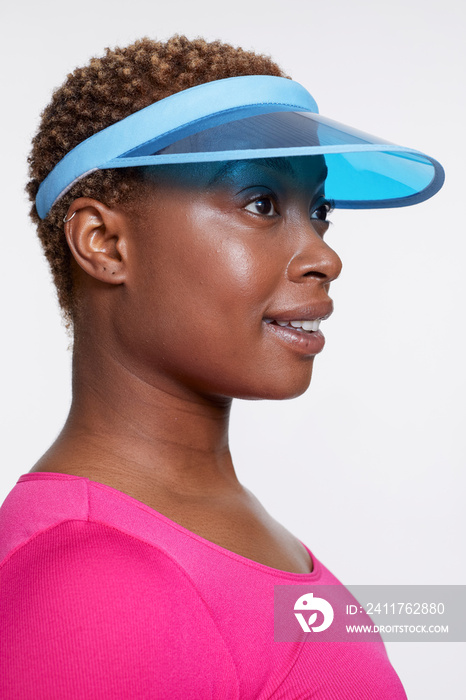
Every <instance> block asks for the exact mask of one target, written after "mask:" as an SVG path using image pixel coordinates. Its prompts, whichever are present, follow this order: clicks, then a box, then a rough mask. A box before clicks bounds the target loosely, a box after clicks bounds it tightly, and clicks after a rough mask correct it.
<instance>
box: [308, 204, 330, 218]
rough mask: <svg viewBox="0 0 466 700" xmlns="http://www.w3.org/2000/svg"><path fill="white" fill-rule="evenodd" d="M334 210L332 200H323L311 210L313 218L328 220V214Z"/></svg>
mask: <svg viewBox="0 0 466 700" xmlns="http://www.w3.org/2000/svg"><path fill="white" fill-rule="evenodd" d="M331 211H333V206H332V203H331V202H327V201H325V202H321V203H320V204H318V206H317V207H315V208H314V209H313V210H312V212H311V219H318V220H319V221H327V216H328V215H329V214H330V212H331Z"/></svg>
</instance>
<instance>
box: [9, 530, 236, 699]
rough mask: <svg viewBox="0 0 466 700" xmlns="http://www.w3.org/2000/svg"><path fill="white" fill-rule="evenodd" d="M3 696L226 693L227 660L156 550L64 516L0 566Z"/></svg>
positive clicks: (230, 669)
mask: <svg viewBox="0 0 466 700" xmlns="http://www.w3.org/2000/svg"><path fill="white" fill-rule="evenodd" d="M0 635H1V636H0V697H1V698H3V699H5V700H55V699H57V700H64V699H67V698H70V699H71V698H72V700H81V699H82V700H84V698H85V699H86V700H110V699H111V700H123V699H124V700H129V699H130V698H131V699H132V700H133V699H137V700H139V699H143V698H144V699H145V698H147V699H149V698H150V699H151V700H158V699H159V698H160V700H162V699H163V700H166V699H167V698H170V700H178V699H179V700H181V699H183V700H191V699H192V700H194V699H196V700H200V699H202V700H209V698H212V699H214V698H215V700H222V699H225V700H227V699H228V700H230V698H231V699H233V698H238V680H237V675H236V670H235V666H234V663H233V661H232V658H231V655H230V653H229V650H228V648H227V646H226V644H225V642H224V640H223V638H222V635H221V632H220V631H219V629H218V627H217V625H216V624H215V622H214V621H213V619H212V617H211V615H210V612H209V610H208V608H207V606H206V604H205V603H204V601H203V600H202V598H201V596H200V595H199V593H198V591H197V589H196V587H195V586H194V585H193V583H192V582H191V580H190V579H189V577H188V576H187V575H186V573H185V572H184V571H183V569H182V568H181V567H180V566H179V565H178V564H177V563H176V562H175V561H173V560H172V559H171V558H170V557H169V556H168V555H167V554H165V553H164V552H163V551H161V550H160V549H158V548H157V547H155V546H153V545H152V544H149V543H146V542H144V541H142V540H139V539H137V538H135V537H133V536H132V535H129V534H126V533H124V532H122V531H120V530H118V529H114V528H112V527H110V526H108V525H105V524H102V523H96V522H88V521H81V520H73V521H65V522H62V523H60V524H59V525H56V526H54V527H52V528H50V529H49V530H46V531H45V532H42V533H41V534H39V535H36V536H35V537H33V538H32V539H31V540H29V541H28V542H27V543H26V544H24V545H22V546H21V547H20V548H19V549H17V550H16V551H15V552H14V553H12V554H11V555H10V556H9V558H8V559H7V560H6V561H5V563H4V564H3V566H2V568H1V569H0Z"/></svg>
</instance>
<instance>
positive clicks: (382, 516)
mask: <svg viewBox="0 0 466 700" xmlns="http://www.w3.org/2000/svg"><path fill="white" fill-rule="evenodd" d="M0 26H1V29H0V31H1V48H0V50H1V61H0V70H1V79H2V81H1V85H2V109H1V114H0V119H1V127H2V131H1V133H2V149H1V152H2V153H1V154H2V165H3V167H2V168H1V188H0V192H1V225H2V237H1V275H0V284H1V301H2V305H1V307H2V317H1V320H2V322H1V331H2V341H1V345H0V353H1V357H0V367H1V372H2V377H1V387H2V391H1V427H2V436H1V440H2V443H1V444H2V467H1V472H0V502H1V501H2V500H3V498H4V497H5V496H6V494H7V493H8V491H9V490H10V489H11V488H12V487H13V486H14V484H15V483H16V480H17V479H18V477H19V476H20V475H21V474H23V473H25V472H27V471H29V469H30V468H31V467H32V465H33V464H34V462H35V461H36V460H37V459H38V458H39V456H40V455H41V454H42V452H43V451H44V450H45V449H46V448H47V447H48V446H49V445H50V443H51V442H52V441H53V440H54V438H55V437H56V435H57V434H58V432H59V431H60V429H61V426H62V424H63V422H64V420H65V417H66V414H67V409H68V406H69V403H70V359H71V357H70V352H69V349H68V347H69V344H70V340H69V338H68V337H67V335H66V332H65V330H64V327H63V325H62V323H61V320H60V315H59V312H58V306H57V303H56V300H55V295H54V289H53V286H52V283H51V280H50V276H49V272H48V269H47V266H46V263H45V260H43V259H42V254H41V251H40V247H39V244H38V242H37V240H36V237H35V232H34V229H33V227H32V225H31V224H30V222H29V220H28V215H27V214H28V209H29V204H28V202H27V200H26V197H25V194H24V191H23V188H24V184H25V182H26V179H27V167H26V158H27V154H28V151H29V143H30V140H31V137H32V136H33V134H34V132H35V129H36V127H37V124H38V119H39V115H40V112H41V110H42V109H43V108H44V106H45V105H46V104H47V102H48V100H49V99H50V95H51V92H52V89H53V88H54V87H57V86H58V85H60V84H61V83H62V81H63V80H64V78H65V77H66V74H67V73H68V72H69V71H71V70H72V69H73V68H74V67H76V66H77V65H82V64H84V63H85V62H87V61H88V59H89V58H90V57H91V56H92V55H97V54H101V53H102V51H103V49H104V48H105V47H106V46H115V45H118V44H120V45H125V44H128V43H130V42H132V41H133V40H135V39H136V38H138V37H142V36H145V35H146V36H150V37H152V38H158V39H166V38H168V37H169V36H171V35H172V34H174V33H184V34H186V35H187V36H188V37H190V38H194V37H196V36H204V37H205V38H207V39H221V40H223V41H228V42H230V43H232V44H235V45H240V46H242V47H243V48H246V49H253V50H256V51H259V52H265V53H268V54H270V55H272V56H273V57H274V58H275V59H276V60H277V61H278V62H279V63H280V64H281V65H282V67H283V68H284V69H285V70H286V71H287V72H288V74H290V75H292V76H293V78H294V79H295V80H298V81H299V82H301V83H303V84H304V85H305V86H306V87H307V88H308V89H309V91H310V92H311V93H312V94H313V96H314V97H315V99H316V100H317V103H318V104H319V107H320V112H321V113H322V114H324V115H326V116H329V117H331V118H333V119H337V120H339V121H342V122H345V123H347V124H350V125H352V126H355V127H356V128H359V129H361V130H363V131H367V132H369V133H374V134H378V135H380V136H381V137H383V138H385V139H387V140H390V141H393V142H395V143H400V144H402V145H406V146H411V147H413V148H417V149H419V150H423V151H425V152H427V153H429V154H430V155H432V156H434V157H435V158H437V159H438V160H439V161H440V162H441V163H442V164H443V165H444V167H445V171H446V182H445V186H444V188H443V189H442V190H441V191H440V193H439V194H438V195H437V196H435V197H434V198H433V199H431V200H429V201H428V202H425V203H423V204H420V205H418V206H415V207H409V208H404V209H403V208H401V209H395V210H385V211H373V212H369V211H367V212H335V214H334V215H333V221H334V224H333V227H332V230H331V231H329V233H328V241H329V243H330V244H331V245H332V246H333V247H334V248H335V249H336V250H337V251H338V253H339V254H340V256H341V257H342V259H343V264H344V270H343V273H342V275H341V277H340V279H339V280H338V281H337V282H335V283H334V285H333V291H332V296H333V298H334V301H335V313H334V314H333V316H332V318H331V319H330V320H329V321H327V322H326V323H325V327H324V328H323V330H324V333H325V335H326V338H327V344H326V348H325V349H324V351H323V353H322V354H321V355H320V356H319V357H318V358H317V359H316V361H315V368H314V377H313V380H312V384H311V388H310V389H309V391H308V392H307V393H306V394H305V395H304V396H302V397H300V398H299V399H295V400H293V401H284V402H278V403H273V402H241V401H238V402H236V406H235V408H234V411H233V421H232V429H231V442H232V450H233V457H234V460H235V464H236V467H237V471H238V473H239V476H240V479H241V480H242V481H243V482H244V483H245V484H246V485H247V486H248V487H249V488H250V489H251V490H252V491H253V492H254V493H255V494H256V495H257V496H258V497H259V498H260V499H261V500H262V502H263V503H264V505H265V506H266V508H268V510H269V511H270V512H271V513H272V514H273V515H274V516H275V517H276V518H277V519H278V520H280V521H281V522H282V523H283V524H284V525H285V526H286V527H288V529H290V530H291V531H292V532H293V533H294V534H295V535H297V536H298V537H300V538H301V539H302V540H303V541H305V542H306V544H308V546H309V547H310V548H311V549H312V550H313V551H314V552H315V554H316V556H317V557H318V558H320V559H321V560H323V562H324V563H325V564H326V565H327V566H328V567H329V568H330V569H331V570H332V571H333V572H334V573H335V574H336V575H337V576H338V577H339V578H340V579H341V580H342V581H343V582H344V583H347V584H397V583H399V584H413V585H414V584H417V585H422V584H461V583H465V582H466V581H465V578H466V577H465V568H466V567H465V562H464V527H465V522H464V493H465V479H464V464H465V459H464V454H465V450H464V447H465V445H464V432H465V431H464V428H463V424H464V420H465V411H464V408H465V406H464V403H465V402H464V394H465V372H464V355H465V344H464V337H465V332H464V326H465V321H464V310H463V309H464V303H465V300H466V299H465V283H464V279H465V253H466V246H465V243H464V222H463V218H462V216H463V211H462V210H461V209H460V206H463V204H464V189H465V184H466V182H465V175H464V171H465V168H464V165H465V149H464V141H465V139H464V124H465V123H466V113H465V112H466V110H465V97H464V95H465V90H464V73H465V67H466V65H465V64H466V60H465V58H466V56H465V52H464V43H465V42H464V36H465V21H464V9H463V4H462V3H460V1H459V0H444V1H443V2H442V3H437V2H433V1H432V0H391V1H390V2H388V1H387V0H384V1H383V2H378V3H375V2H372V1H369V0H353V1H352V2H347V1H346V0H326V2H316V1H315V0H306V1H305V2H304V1H303V2H299V1H298V0H287V1H286V2H278V1H277V0H268V2H267V3H259V2H256V3H254V2H251V0H239V1H238V2H235V3H231V2H229V3H216V2H213V0H199V2H192V1H188V0H181V1H180V0H171V2H169V3H167V2H165V1H164V2H157V1H154V0H151V1H149V0H131V2H128V1H127V0H126V1H125V2H122V1H121V0H112V1H110V0H80V2H78V3H74V4H72V5H70V4H64V3H63V2H59V1H58V0H43V1H42V2H41V3H34V2H32V0H31V1H30V2H25V1H24V0H17V2H15V3H5V4H4V5H3V9H2V10H1V16H0ZM199 313H202V309H199ZM187 322H195V319H187ZM64 471H66V470H65V469H64ZM464 652H465V645H461V644H447V643H444V644H440V643H437V644H432V643H422V644H421V643H418V644H413V643H392V644H390V645H389V654H390V658H391V659H392V662H393V664H394V666H395V668H396V669H397V671H398V673H399V675H400V676H401V679H402V681H403V683H404V685H405V687H406V690H407V693H408V697H409V698H410V700H438V699H439V698H448V700H460V698H464V682H463V671H462V669H463V666H464ZM343 700H344V699H343Z"/></svg>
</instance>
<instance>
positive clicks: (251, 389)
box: [234, 363, 312, 401]
mask: <svg viewBox="0 0 466 700" xmlns="http://www.w3.org/2000/svg"><path fill="white" fill-rule="evenodd" d="M311 378H312V363H311V364H310V365H308V367H307V368H306V371H305V372H299V373H297V372H296V373H286V372H281V373H279V374H278V375H277V376H275V377H274V378H273V379H272V380H270V379H269V380H268V381H264V382H263V383H261V384H257V385H255V386H253V385H250V386H248V387H247V388H245V389H244V390H243V391H241V392H238V394H236V396H235V397H234V398H238V399H248V400H250V401H259V400H261V399H264V400H269V401H284V400H286V399H296V398H297V397H298V396H301V395H302V394H304V392H305V391H307V389H308V388H309V385H310V383H311Z"/></svg>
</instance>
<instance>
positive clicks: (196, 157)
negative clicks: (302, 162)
mask: <svg viewBox="0 0 466 700" xmlns="http://www.w3.org/2000/svg"><path fill="white" fill-rule="evenodd" d="M315 155H319V156H324V158H325V161H326V165H327V168H328V175H327V179H326V181H325V196H326V197H327V198H329V199H332V200H333V201H334V204H335V207H339V208H344V209H374V208H382V207H400V206H407V205H410V204H417V203H418V202H422V201H424V200H426V199H428V198H429V197H432V195H434V194H435V193H436V192H438V190H439V189H440V188H441V187H442V185H443V182H444V177H445V176H444V171H443V168H442V166H441V165H440V163H438V162H437V161H436V160H434V159H433V158H430V157H429V156H427V155H425V154H423V153H420V152H419V151H415V150H413V149H410V148H406V147H403V146H397V145H395V144H393V143H389V142H388V141H384V140H383V139H380V138H378V137H376V136H371V135H370V134H366V133H363V132H361V131H357V130H356V129H353V128H352V127H348V126H345V125H344V124H340V123H338V122H335V121H333V120H331V119H327V118H326V117H322V116H320V115H319V114H318V108H317V104H316V103H315V101H314V99H313V98H312V96H311V95H310V94H309V93H308V92H307V90H305V88H303V87H302V86H301V85H299V83H295V82H293V81H291V80H287V79H286V78H277V77H273V76H256V75H254V76H243V77H237V78H226V79H224V80H216V81H213V82H210V83H204V84H202V85H198V86H196V87H193V88H189V89H188V90H183V91H182V92H178V93H176V94H174V95H171V96H170V97H166V98H165V99H163V100H160V101H159V102H155V103H154V104H151V105H149V106H148V107H145V108H144V109H142V110H140V111H139V112H135V113H134V114H131V115H130V116H128V117H126V118H125V119H122V120H121V121H119V122H116V123H115V124H112V125H111V126H109V127H107V128H106V129H103V130H102V131H99V132H97V133H96V134H94V135H93V136H91V137H90V138H88V139H86V140H85V141H83V142H82V143H80V144H78V146H76V147H75V148H74V149H72V150H71V151H70V152H69V153H67V154H66V156H64V158H62V160H61V161H60V162H59V163H57V165H56V166H55V168H54V169H53V170H52V171H51V172H50V173H49V175H48V176H47V177H46V178H45V180H44V181H43V182H42V184H41V185H40V187H39V191H38V194H37V197H36V208H37V212H38V214H39V216H40V217H41V218H42V219H43V218H45V216H46V215H47V214H48V212H49V211H50V209H51V208H52V206H53V205H54V204H55V203H56V202H57V201H58V200H59V199H60V198H61V197H62V196H63V195H64V194H65V193H66V192H67V191H68V190H69V189H70V188H71V187H72V186H73V185H74V184H75V183H76V182H77V181H78V180H80V179H81V178H83V177H85V176H86V175H88V174H89V173H91V172H93V171H95V170H105V169H108V168H127V167H135V166H136V167H137V166H149V165H150V166H154V165H158V164H159V165H161V164H169V163H178V164H179V163H202V162H212V161H230V160H250V159H254V158H273V157H275V158H280V157H287V158H289V157H292V156H315Z"/></svg>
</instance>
